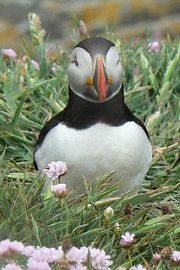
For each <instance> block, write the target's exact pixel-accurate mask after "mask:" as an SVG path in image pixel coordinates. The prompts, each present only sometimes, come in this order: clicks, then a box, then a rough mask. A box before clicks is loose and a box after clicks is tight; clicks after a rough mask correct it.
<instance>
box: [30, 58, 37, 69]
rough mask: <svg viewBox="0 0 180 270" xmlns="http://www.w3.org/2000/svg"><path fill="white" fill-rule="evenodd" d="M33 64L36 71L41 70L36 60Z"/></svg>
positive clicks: (32, 61)
mask: <svg viewBox="0 0 180 270" xmlns="http://www.w3.org/2000/svg"><path fill="white" fill-rule="evenodd" d="M31 64H32V65H33V67H34V68H35V69H36V70H39V63H38V62H36V61H35V60H33V59H32V60H31Z"/></svg>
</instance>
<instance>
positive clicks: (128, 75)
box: [0, 28, 180, 269]
mask: <svg viewBox="0 0 180 270" xmlns="http://www.w3.org/2000/svg"><path fill="white" fill-rule="evenodd" d="M36 30H37V29H36ZM31 31H32V28H31ZM38 31H39V32H40V31H41V28H40V29H39V30H38ZM36 34H37V32H33V31H32V35H33V42H32V44H31V47H32V50H33V54H34V55H35V56H36V60H37V61H38V62H39V64H40V68H39V70H36V69H35V68H34V66H33V65H32V62H31V56H30V55H29V52H28V49H27V48H24V49H23V50H22V51H21V52H20V53H19V55H18V58H17V60H16V61H13V60H9V59H4V57H3V55H1V56H0V164H1V165H0V170H1V174H0V235H1V239H6V238H10V239H11V240H19V241H22V242H23V243H24V244H31V245H32V244H34V245H40V246H44V245H45V246H54V247H57V246H59V245H60V244H61V243H62V241H63V239H64V237H65V236H66V235H69V236H70V238H71V241H72V243H73V244H74V245H76V246H82V245H86V246H87V245H91V244H92V243H93V245H94V246H96V247H99V248H103V249H104V250H105V251H106V253H108V254H110V255H111V257H112V260H113V262H114V263H113V267H112V268H113V269H116V267H117V266H120V265H123V266H125V267H130V266H131V265H134V264H138V263H141V264H144V265H146V267H147V269H175V266H173V265H172V264H171V262H170V261H169V260H163V261H161V262H160V264H159V266H158V267H157V268H155V266H154V268H153V263H152V255H153V254H154V253H156V252H160V251H161V250H162V249H163V248H164V247H166V246H171V247H172V248H173V249H175V250H177V249H179V244H180V242H179V238H180V226H179V217H180V215H179V209H180V208H179V197H178V196H179V183H180V182H179V178H180V163H179V157H180V156H179V128H180V125H179V112H180V106H179V105H180V104H179V93H180V92H179V89H180V77H179V74H180V65H179V60H180V42H179V39H176V40H173V41H172V40H171V39H170V38H169V37H167V38H165V39H164V40H162V41H161V42H160V51H159V52H157V53H152V52H150V51H149V49H148V44H149V42H150V39H149V38H148V37H147V38H146V39H144V40H140V41H139V43H138V44H136V46H135V45H133V44H134V43H133V41H132V42H126V41H123V40H120V39H119V38H118V37H115V36H114V35H113V36H110V35H108V37H109V38H110V39H112V40H113V41H114V42H115V43H116V45H117V47H118V49H119V51H120V55H121V60H122V63H123V66H124V78H123V82H124V86H125V90H126V91H125V99H126V103H127V105H128V106H129V107H130V108H131V110H132V111H133V112H134V113H135V115H136V116H138V117H139V118H140V119H142V120H143V121H144V122H145V124H146V125H147V127H148V130H149V133H150V138H151V141H152V144H153V147H154V150H153V161H152V165H151V168H150V170H149V172H148V174H147V176H146V179H145V181H144V182H143V186H142V187H141V189H140V192H139V194H138V195H136V196H130V195H129V196H125V195H124V196H123V195H122V196H121V197H119V198H114V199H109V197H112V196H113V193H114V192H115V191H116V189H117V187H115V186H114V185H113V184H112V183H111V181H110V179H111V178H113V175H110V176H109V177H107V176H102V177H101V178H100V179H98V181H97V187H96V188H95V189H93V190H89V191H88V193H87V195H86V196H84V197H83V198H81V199H80V198H77V199H73V200H72V199H71V198H67V201H66V203H63V202H61V201H59V200H58V199H54V198H50V199H48V200H47V201H45V200H44V198H43V196H42V193H41V190H42V187H43V181H44V179H43V177H42V176H41V175H40V174H39V173H38V172H37V171H35V168H34V166H33V161H32V153H33V149H34V144H35V141H36V138H37V135H38V132H39V131H40V129H41V128H42V127H43V125H44V123H45V122H46V121H47V120H48V119H50V118H51V117H52V115H54V114H56V113H57V112H59V111H61V110H62V109H63V108H64V107H65V106H66V104H67V102H68V79H67V75H66V68H67V63H68V55H67V53H65V52H62V51H61V50H58V49H57V51H56V52H55V53H54V54H53V55H52V56H51V57H49V56H48V54H47V51H46V49H45V44H44V41H43V38H42V39H41V42H39V43H38V42H36V43H34V39H35V37H36ZM105 36H106V37H107V34H106V35H105ZM37 39H38V37H37ZM23 55H26V59H25V58H23V59H22V57H23ZM53 66H54V67H56V71H55V72H53V71H52V67H53ZM107 206H111V207H112V208H113V210H114V216H113V217H112V218H111V219H110V220H109V221H108V222H107V221H106V219H105V217H104V214H103V213H104V210H105V208H106V207H107ZM117 223H118V224H119V225H118V227H117ZM126 231H129V232H131V233H134V234H135V236H136V242H135V244H134V245H133V246H132V247H131V248H130V249H128V250H125V249H123V248H122V247H121V246H120V244H119V240H120V236H121V235H122V234H123V233H124V232H126ZM150 265H151V266H150ZM148 267H149V268H148ZM151 267H152V268H151Z"/></svg>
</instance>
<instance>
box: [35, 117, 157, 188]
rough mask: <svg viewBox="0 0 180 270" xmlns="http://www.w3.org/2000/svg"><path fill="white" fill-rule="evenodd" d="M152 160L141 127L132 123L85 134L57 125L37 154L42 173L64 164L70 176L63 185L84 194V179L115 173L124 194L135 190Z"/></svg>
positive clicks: (99, 127) (93, 129)
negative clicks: (50, 164) (53, 165)
mask: <svg viewBox="0 0 180 270" xmlns="http://www.w3.org/2000/svg"><path fill="white" fill-rule="evenodd" d="M151 159H152V148H151V144H150V142H149V140H148V138H147V136H146V134H145V132H144V130H143V129H142V127H141V126H139V125H138V124H136V123H135V122H133V121H131V122H127V123H125V124H123V125H122V126H118V127H112V126H108V125H106V124H103V123H98V124H96V125H93V126H91V127H89V128H87V129H83V130H75V129H72V128H69V127H67V126H65V125H63V124H58V125H57V126H55V127H54V128H53V129H52V130H51V131H49V133H48V134H47V135H46V137H45V139H44V141H43V143H42V145H41V147H40V148H39V149H38V150H37V152H36V153H35V160H36V163H37V165H38V168H39V170H43V169H44V168H45V167H47V164H48V163H49V162H51V161H57V160H61V161H65V162H66V164H67V167H68V173H67V175H66V176H65V177H64V179H63V182H66V183H67V184H71V185H73V186H74V187H75V188H76V189H77V190H78V191H79V192H81V191H82V190H83V186H84V185H83V177H85V178H86V179H87V180H90V179H92V178H95V177H96V176H100V175H103V174H105V173H107V172H112V171H115V172H116V176H115V180H116V181H119V189H120V191H121V192H124V191H131V190H133V189H136V188H138V187H139V186H140V184H141V183H142V180H143V179H144V177H145V175H146V173H147V170H148V168H149V166H150V162H151Z"/></svg>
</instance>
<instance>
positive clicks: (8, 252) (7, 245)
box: [0, 239, 24, 257]
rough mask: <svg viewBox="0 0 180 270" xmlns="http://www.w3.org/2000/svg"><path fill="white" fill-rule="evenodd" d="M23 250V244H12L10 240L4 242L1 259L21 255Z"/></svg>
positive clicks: (0, 247)
mask: <svg viewBox="0 0 180 270" xmlns="http://www.w3.org/2000/svg"><path fill="white" fill-rule="evenodd" d="M23 248H24V245H23V244H22V243H21V242H18V241H13V242H11V241H10V240H9V239H6V240H3V241H1V242H0V257H1V256H13V255H18V254H21V252H22V250H23Z"/></svg>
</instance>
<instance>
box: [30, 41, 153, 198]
mask: <svg viewBox="0 0 180 270" xmlns="http://www.w3.org/2000/svg"><path fill="white" fill-rule="evenodd" d="M67 73H68V77H69V100H68V104H67V106H66V107H65V108H64V110H62V111H61V112H60V113H58V114H57V115H55V116H54V117H52V118H51V119H50V120H49V121H48V122H47V123H46V124H45V126H44V127H43V128H42V130H41V131H40V134H39V137H38V139H37V142H36V145H35V151H34V163H35V166H36V168H37V170H39V171H43V169H45V168H47V167H48V164H49V163H50V162H51V161H59V160H60V161H63V162H65V163H66V165H67V168H68V171H67V174H66V175H65V176H64V177H63V183H65V184H67V186H69V187H70V188H72V189H73V190H74V191H75V192H76V193H78V194H83V193H85V191H86V188H85V186H86V185H85V181H86V183H90V185H92V186H93V185H95V183H96V181H97V179H98V177H100V176H102V175H105V174H107V173H108V172H109V173H110V172H113V174H112V181H114V183H116V185H117V187H118V193H119V194H121V193H126V192H137V191H138V190H139V188H140V186H141V185H142V181H143V180H144V178H145V175H146V173H147V171H148V169H149V167H150V163H151V160H152V146H151V142H150V139H149V134H148V131H147V129H146V127H145V126H144V124H143V123H142V122H141V120H140V119H138V118H137V117H136V116H134V115H133V113H132V112H131V111H130V109H129V108H128V107H127V105H126V104H125V101H124V88H123V83H122V78H123V66H122V63H121V59H120V55H119V52H118V49H117V47H116V46H115V44H114V43H113V42H111V41H109V40H107V39H104V38H102V37H93V38H87V39H85V40H82V41H80V42H79V43H78V44H77V45H76V46H75V47H74V49H73V50H72V53H71V55H70V63H69V67H68V70H67ZM46 181H47V182H48V181H49V179H47V180H46Z"/></svg>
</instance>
